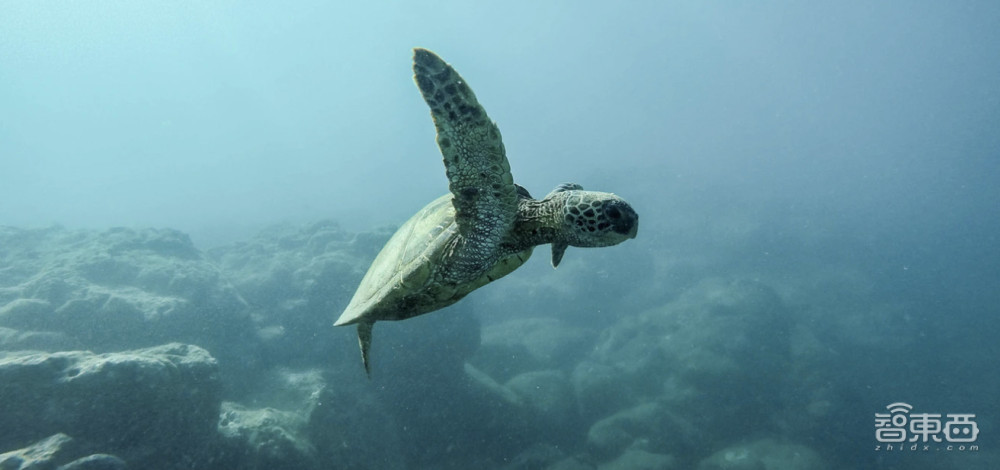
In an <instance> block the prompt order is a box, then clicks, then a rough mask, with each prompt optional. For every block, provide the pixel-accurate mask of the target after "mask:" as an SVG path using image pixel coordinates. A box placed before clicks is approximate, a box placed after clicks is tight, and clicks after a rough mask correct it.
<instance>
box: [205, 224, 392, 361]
mask: <svg viewBox="0 0 1000 470" xmlns="http://www.w3.org/2000/svg"><path fill="white" fill-rule="evenodd" d="M389 235H391V232H389V231H375V232H372V233H361V234H357V235H355V234H352V233H350V232H346V231H344V230H342V229H341V228H340V227H339V226H338V225H337V224H336V223H335V222H331V221H322V222H317V223H314V224H310V225H305V226H276V227H272V228H270V229H268V230H265V231H262V232H261V233H260V234H258V235H257V236H255V237H254V238H253V239H251V240H250V241H247V242H241V243H235V244H232V245H228V246H223V247H218V248H214V249H212V250H209V251H208V256H209V257H210V258H212V259H213V260H215V261H216V262H217V263H218V264H219V265H220V266H221V267H222V268H223V269H225V270H226V271H227V273H228V274H229V277H230V278H231V279H232V280H233V283H234V285H235V286H236V288H237V289H238V290H239V291H240V292H241V293H242V294H243V298H244V299H246V301H247V303H248V304H249V306H250V308H251V310H252V311H253V318H254V323H255V325H256V329H257V334H258V338H259V339H260V341H261V342H262V344H263V347H264V348H265V351H266V354H265V356H266V357H267V358H268V360H269V361H270V362H273V363H278V364H282V365H286V366H305V367H310V366H317V365H323V366H326V365H328V364H329V362H330V358H331V357H344V358H346V357H348V354H355V355H356V354H357V353H356V349H357V340H356V333H355V332H354V331H355V330H354V328H341V329H337V330H334V329H332V327H331V325H332V323H333V320H334V319H336V317H337V315H339V313H340V312H341V311H342V310H343V309H344V307H346V306H347V302H348V301H349V300H350V297H351V294H353V293H354V290H355V289H357V287H358V284H359V283H360V282H361V278H362V276H364V273H365V271H366V270H367V268H368V266H369V264H371V261H372V259H374V257H375V254H376V253H377V252H378V250H379V248H381V246H382V244H384V243H385V241H386V240H388V238H389ZM380 326H381V325H380ZM328 328H329V329H328ZM335 335H336V336H335ZM340 336H342V337H343V340H341V339H340ZM331 337H334V340H332V341H331V340H330V338H331ZM379 339H380V341H381V338H379ZM376 344H377V343H376ZM351 365H352V366H353V364H351Z"/></svg>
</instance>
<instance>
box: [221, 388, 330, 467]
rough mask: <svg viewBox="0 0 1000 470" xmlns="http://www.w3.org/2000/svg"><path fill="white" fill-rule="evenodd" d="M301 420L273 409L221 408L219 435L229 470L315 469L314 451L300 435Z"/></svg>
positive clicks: (231, 404)
mask: <svg viewBox="0 0 1000 470" xmlns="http://www.w3.org/2000/svg"><path fill="white" fill-rule="evenodd" d="M305 424H306V422H305V419H304V417H303V416H301V415H299V414H297V413H292V412H287V411H280V410H276V409H274V408H262V409H247V408H244V407H242V406H239V405H237V404H235V403H230V402H225V403H223V404H222V413H221V415H220V418H219V433H220V434H221V435H222V439H223V442H224V443H225V447H226V449H227V451H226V455H224V456H223V457H222V458H221V459H222V460H223V461H224V462H225V464H226V465H227V466H228V467H229V468H240V469H257V468H259V469H269V470H284V469H287V470H300V469H308V468H314V467H317V464H318V461H317V459H316V449H315V448H314V447H313V446H312V444H311V443H310V442H309V440H308V439H306V438H305V437H304V436H303V435H302V432H303V428H304V427H305Z"/></svg>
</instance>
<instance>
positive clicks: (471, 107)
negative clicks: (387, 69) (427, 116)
mask: <svg viewBox="0 0 1000 470" xmlns="http://www.w3.org/2000/svg"><path fill="white" fill-rule="evenodd" d="M413 73H414V79H415V80H416V82H417V87H418V88H420V93H421V94H422V95H423V97H424V101H426V102H427V105H428V106H430V108H431V116H433V118H434V125H435V127H436V128H437V141H438V147H440V148H441V154H442V155H443V156H444V165H445V169H446V170H447V174H448V188H449V189H450V190H451V193H452V194H453V195H454V199H453V201H452V203H453V204H454V205H455V212H456V214H455V220H456V222H457V223H458V229H459V233H460V234H461V235H462V238H463V241H464V245H463V246H461V247H460V249H459V252H457V253H456V256H455V258H454V259H453V264H452V266H453V272H452V273H451V274H452V275H454V276H456V277H468V276H472V277H477V276H478V275H479V274H480V273H482V272H483V271H484V270H485V269H488V268H489V267H491V266H492V263H493V262H494V261H495V257H494V254H495V252H496V248H497V247H498V246H499V244H500V241H501V240H502V239H503V237H504V236H505V235H506V234H507V233H508V230H509V229H510V227H511V226H512V225H513V223H514V216H515V214H516V212H517V199H518V195H517V188H516V186H515V185H514V178H513V177H512V176H511V174H510V164H509V163H508V162H507V156H506V152H505V151H504V147H503V142H502V141H501V139H500V130H499V129H497V126H496V124H494V123H493V121H491V120H490V118H489V116H487V115H486V110H484V109H483V107H482V106H480V105H479V101H477V100H476V95H474V94H473V93H472V89H470V88H469V86H468V85H467V84H466V83H465V81H464V80H463V79H462V77H461V76H459V75H458V72H456V71H455V70H454V69H453V68H451V66H450V65H448V64H447V63H445V62H444V61H443V60H441V58H440V57H438V56H436V55H434V53H433V52H430V51H428V50H426V49H414V53H413Z"/></svg>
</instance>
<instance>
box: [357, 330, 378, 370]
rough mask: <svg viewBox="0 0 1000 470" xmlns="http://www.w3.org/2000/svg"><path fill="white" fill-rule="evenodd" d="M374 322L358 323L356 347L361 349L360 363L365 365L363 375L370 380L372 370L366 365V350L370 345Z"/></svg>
mask: <svg viewBox="0 0 1000 470" xmlns="http://www.w3.org/2000/svg"><path fill="white" fill-rule="evenodd" d="M374 325H375V322H369V321H362V322H358V346H360V347H361V363H362V364H364V365H365V374H367V375H368V378H369V379H371V378H372V368H371V365H370V364H369V363H368V349H369V348H371V345H372V326H374Z"/></svg>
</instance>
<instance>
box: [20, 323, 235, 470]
mask: <svg viewBox="0 0 1000 470" xmlns="http://www.w3.org/2000/svg"><path fill="white" fill-rule="evenodd" d="M220 394H221V383H220V381H219V378H218V366H217V364H216V361H215V359H213V358H212V357H211V356H210V355H209V354H208V352H207V351H205V350H204V349H201V348H199V347H197V346H191V345H185V344H179V343H172V344H167V345H163V346H158V347H154V348H149V349H142V350H136V351H125V352H118V353H107V354H94V353H91V352H88V351H73V352H57V353H38V352H20V353H2V354H0V397H3V399H2V400H0V449H2V448H15V447H17V446H21V445H25V444H26V443H27V442H30V441H34V440H38V439H41V438H43V437H45V436H50V435H52V434H54V433H60V432H61V433H66V434H68V435H71V436H77V439H78V440H79V441H80V443H81V444H83V445H86V446H87V447H88V448H93V449H98V450H100V451H102V452H110V453H112V454H115V455H118V456H120V457H122V458H124V459H126V460H127V461H129V462H130V463H131V464H134V465H140V464H142V463H144V462H145V463H150V462H156V461H161V460H163V461H166V460H169V461H175V462H181V461H183V459H196V458H198V457H201V456H202V455H203V452H204V451H206V450H207V449H208V448H210V447H211V444H212V442H214V439H215V436H216V423H217V421H218V416H219V404H220V401H221V400H220ZM140 468H142V467H140Z"/></svg>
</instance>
